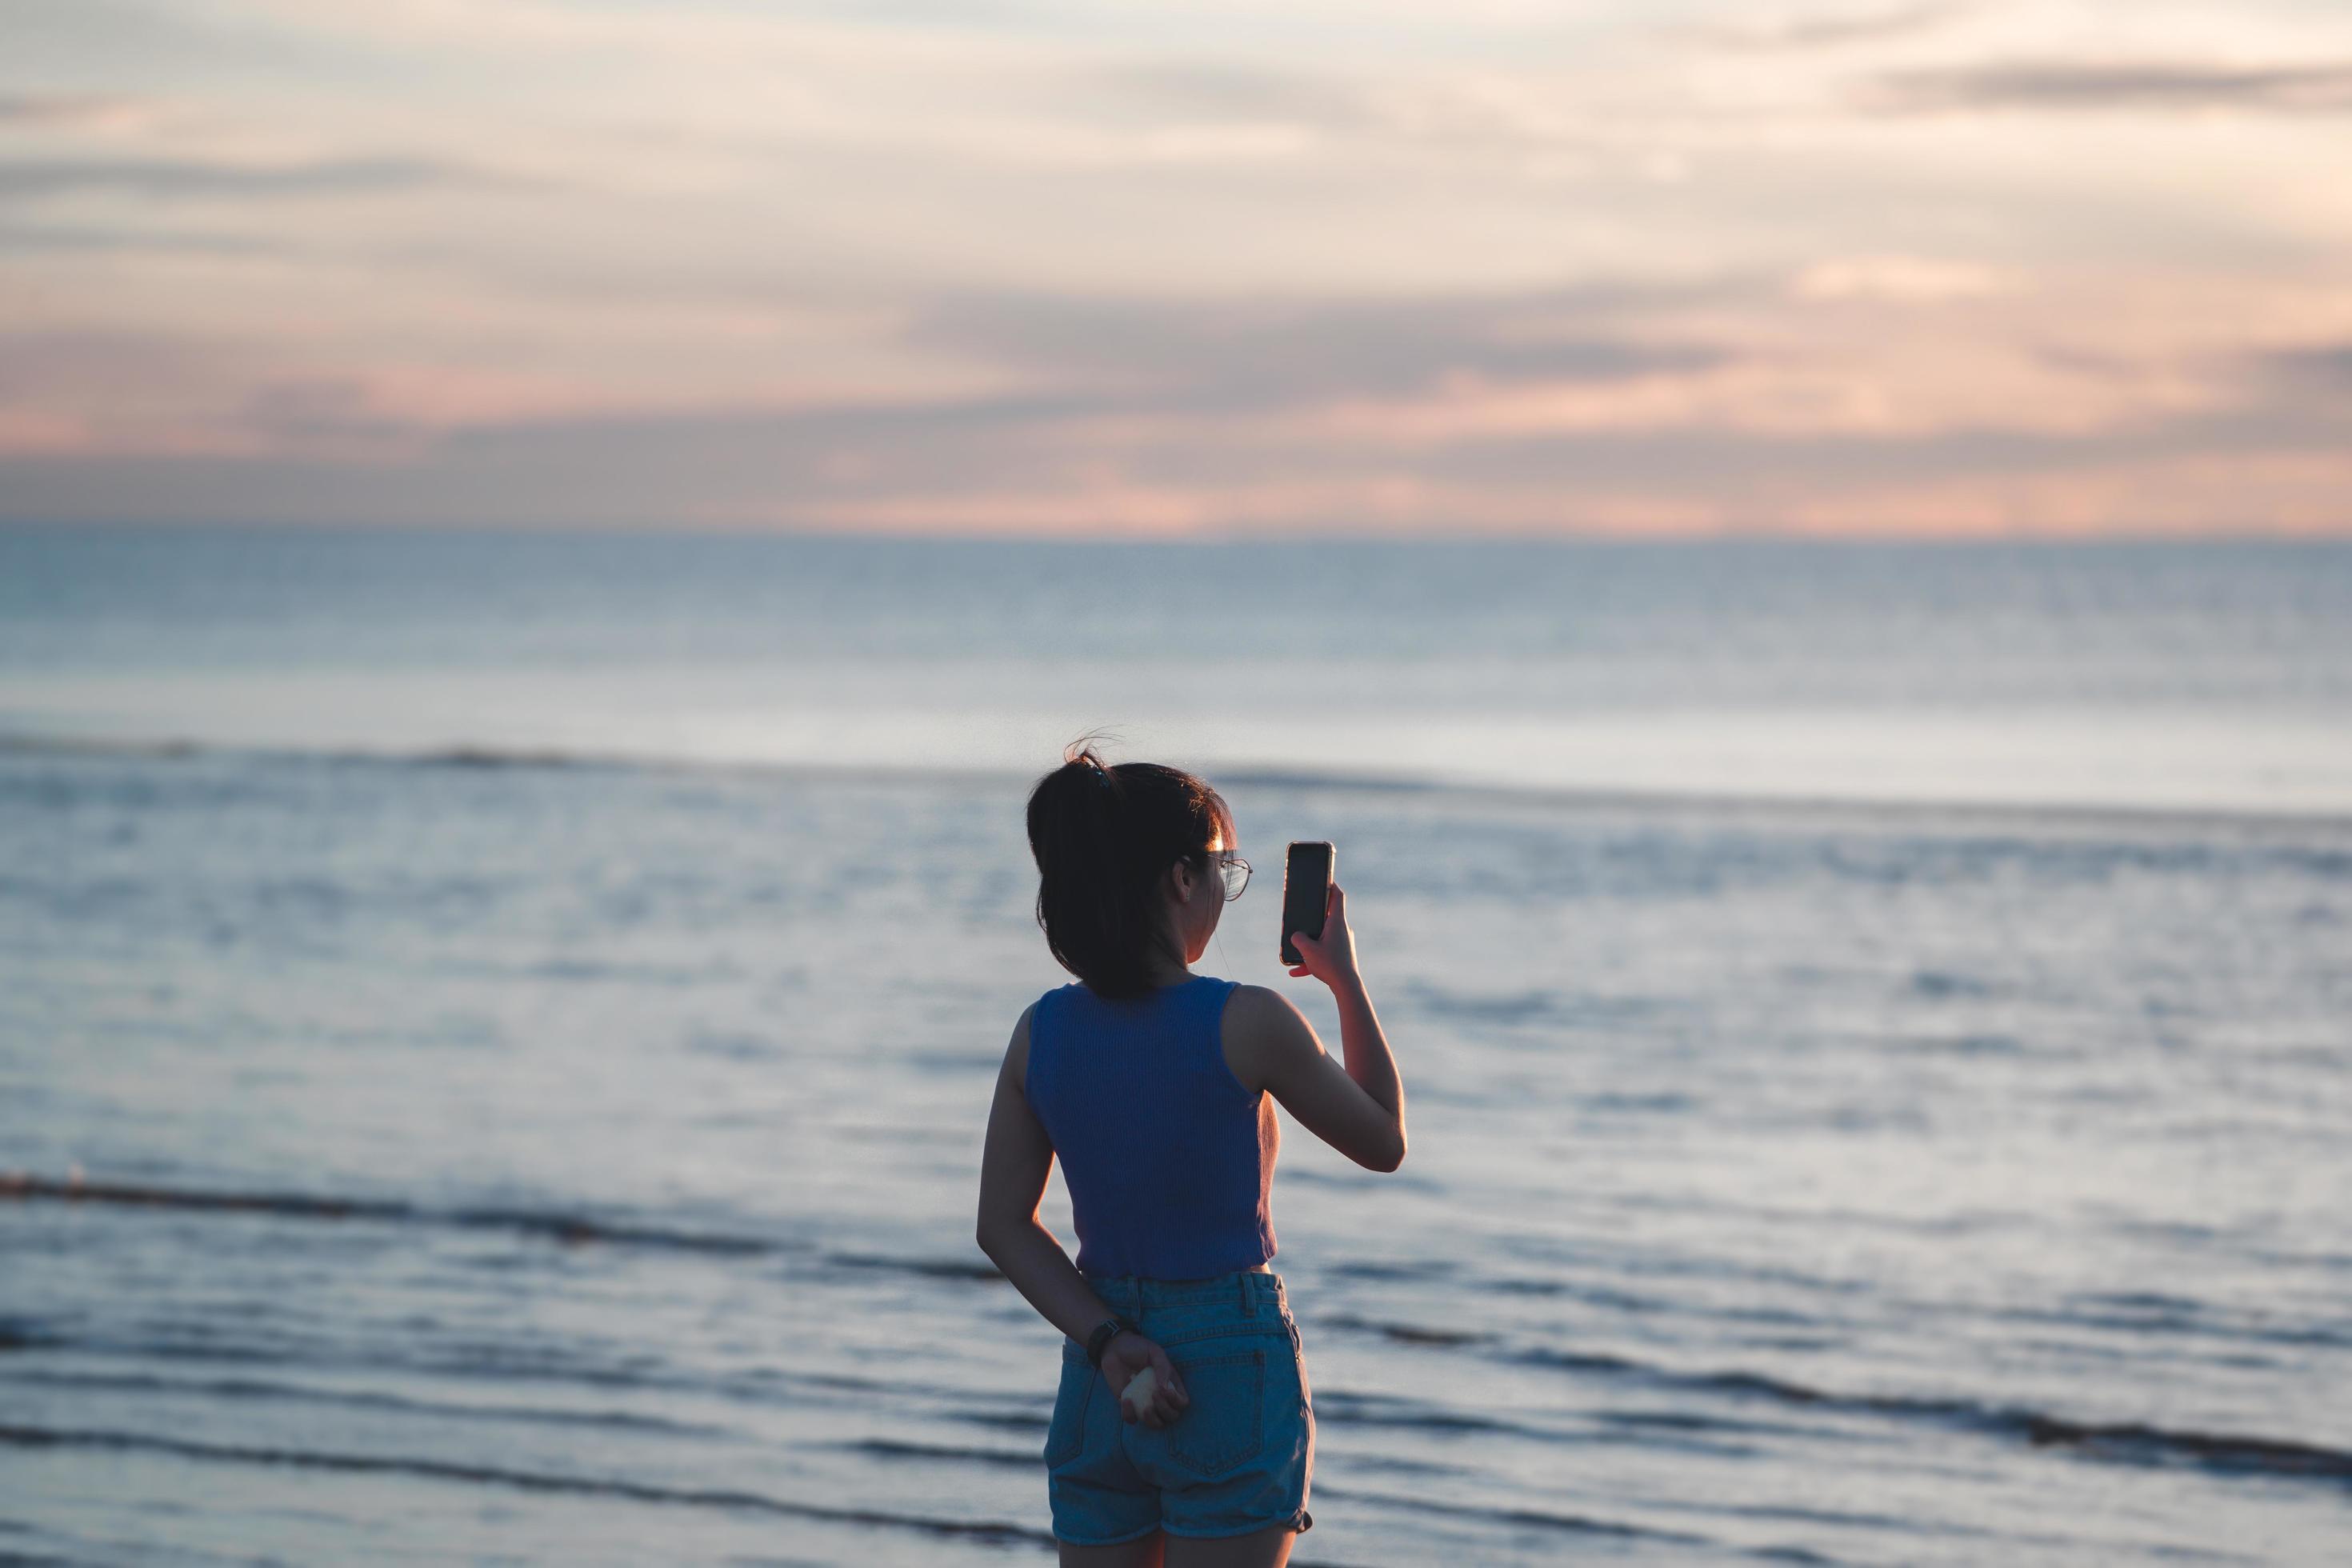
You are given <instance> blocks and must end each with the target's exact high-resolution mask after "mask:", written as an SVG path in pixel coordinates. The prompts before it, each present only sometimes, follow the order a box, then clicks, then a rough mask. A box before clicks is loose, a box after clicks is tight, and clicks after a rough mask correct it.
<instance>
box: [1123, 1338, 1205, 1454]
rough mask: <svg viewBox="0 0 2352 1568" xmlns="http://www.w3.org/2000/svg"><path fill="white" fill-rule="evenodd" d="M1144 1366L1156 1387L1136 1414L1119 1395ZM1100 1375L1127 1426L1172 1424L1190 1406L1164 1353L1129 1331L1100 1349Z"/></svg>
mask: <svg viewBox="0 0 2352 1568" xmlns="http://www.w3.org/2000/svg"><path fill="white" fill-rule="evenodd" d="M1145 1367H1150V1369H1151V1371H1152V1373H1153V1374H1154V1376H1156V1377H1157V1378H1158V1380H1159V1386H1158V1387H1156V1388H1154V1389H1153V1390H1152V1391H1151V1403H1150V1404H1149V1405H1145V1406H1144V1407H1143V1411H1142V1413H1141V1414H1140V1415H1138V1414H1137V1413H1136V1411H1135V1410H1134V1409H1133V1408H1132V1407H1130V1406H1129V1404H1128V1403H1127V1401H1126V1400H1125V1399H1123V1398H1120V1395H1122V1394H1125V1393H1126V1392H1127V1385H1128V1384H1130V1383H1132V1382H1134V1381H1135V1374H1136V1373H1139V1372H1141V1371H1142V1370H1143V1369H1144V1368H1145ZM1102 1373H1103V1381H1104V1382H1105V1383H1107V1384H1109V1385H1110V1396H1111V1397H1112V1398H1113V1399H1117V1400H1118V1418H1119V1419H1120V1420H1122V1421H1125V1422H1128V1423H1129V1424H1130V1425H1133V1424H1135V1423H1138V1422H1140V1423H1141V1424H1142V1425H1144V1426H1150V1427H1151V1428H1153V1429H1154V1430H1157V1429H1159V1428H1160V1427H1162V1426H1169V1425H1171V1424H1172V1423H1173V1422H1174V1421H1175V1419H1176V1417H1178V1416H1179V1415H1182V1414H1184V1407H1185V1406H1186V1405H1190V1404H1192V1394H1189V1393H1187V1392H1185V1388H1184V1385H1183V1384H1181V1382H1179V1381H1178V1380H1177V1377H1176V1367H1175V1364H1174V1363H1171V1361H1170V1360H1169V1359H1168V1352H1166V1351H1164V1350H1161V1349H1160V1347H1159V1346H1158V1345H1157V1344H1155V1343H1153V1342H1151V1341H1150V1340H1147V1339H1145V1338H1144V1337H1143V1336H1142V1335H1141V1334H1139V1333H1137V1332H1136V1331H1134V1330H1132V1329H1129V1330H1127V1331H1124V1332H1122V1333H1118V1334H1115V1335H1113V1336H1112V1338H1111V1342H1110V1343H1108V1344H1107V1345H1105V1346H1104V1347H1103V1356H1102Z"/></svg>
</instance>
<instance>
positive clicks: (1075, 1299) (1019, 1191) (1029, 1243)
mask: <svg viewBox="0 0 2352 1568" xmlns="http://www.w3.org/2000/svg"><path fill="white" fill-rule="evenodd" d="M1028 1068H1029V1014H1028V1013H1027V1012H1024V1013H1023V1014H1022V1015H1021V1021H1020V1022H1019V1023H1018V1024H1015V1025H1014V1026H1013V1040H1012V1043H1011V1044H1010V1045H1008V1046H1007V1047H1005V1051H1004V1064H1003V1067H1001V1068H998V1070H997V1074H996V1099H995V1100H994V1102H993V1103H992V1104H991V1105H990V1107H989V1110H988V1142H987V1144H986V1146H985V1148H984V1149H983V1150H982V1153H981V1161H980V1225H979V1231H978V1239H979V1242H980V1249H981V1250H982V1252H985V1253H986V1254H988V1257H989V1260H990V1261H991V1262H992V1263H994V1264H995V1265H996V1266H997V1268H1001V1269H1003V1271H1004V1277H1005V1278H1006V1279H1009V1280H1011V1281H1012V1282H1013V1289H1016V1290H1018V1291H1020V1292H1021V1294H1022V1295H1023V1296H1024V1298H1026V1299H1027V1300H1028V1302H1029V1304H1030V1305H1031V1306H1033V1307H1034V1308H1036V1309H1037V1311H1038V1313H1039V1314H1040V1315H1041V1316H1043V1317H1044V1318H1045V1321H1047V1322H1049V1323H1052V1324H1053V1325H1054V1326H1055V1328H1057V1329H1059V1330H1061V1331H1062V1332H1064V1333H1065V1334H1067V1335H1068V1336H1069V1337H1070V1338H1072V1339H1074V1340H1076V1341H1077V1342H1079V1343H1080V1344H1084V1343H1086V1342H1087V1336H1088V1335H1090V1334H1092V1333H1093V1332H1094V1331H1095V1327H1096V1325H1097V1324H1098V1323H1100V1322H1101V1321H1103V1320H1104V1319H1106V1318H1109V1317H1113V1316H1116V1314H1115V1313H1113V1312H1112V1311H1111V1310H1110V1309H1109V1308H1108V1306H1105V1305H1104V1304H1103V1299H1102V1298H1101V1297H1100V1296H1097V1295H1096V1294H1095V1290H1094V1287H1093V1286H1091V1285H1089V1284H1087V1279H1086V1276H1085V1275H1083V1274H1081V1273H1079V1272H1078V1266H1077V1265H1076V1264H1075V1263H1073V1262H1071V1261H1070V1256H1069V1254H1068V1253H1066V1252H1065V1251H1063V1250H1062V1244H1061V1243H1060V1242H1059V1241H1057V1240H1056V1239H1055V1237H1054V1233H1053V1232H1052V1231H1050V1230H1047V1229H1046V1228H1045V1226H1044V1225H1043V1224H1041V1223H1040V1222H1039V1221H1038V1218H1037V1203H1038V1200H1039V1199H1040V1198H1042V1197H1044V1196H1045V1178H1046V1176H1047V1175H1048V1174H1050V1173H1052V1171H1053V1168H1054V1144H1053V1141H1052V1140H1051V1139H1049V1138H1048V1137H1046V1135H1045V1127H1044V1126H1043V1125H1042V1124H1040V1123H1039V1121H1037V1116H1036V1113H1035V1112H1034V1111H1033V1110H1030V1109H1029V1100H1028V1097H1027V1095H1026V1094H1024V1092H1023V1090H1022V1084H1023V1082H1024V1080H1025V1079H1026V1078H1027V1076H1028ZM1145 1366H1150V1367H1152V1368H1154V1369H1155V1370H1156V1371H1157V1372H1158V1373H1159V1379H1160V1386H1159V1388H1158V1390H1157V1391H1156V1392H1155V1393H1154V1394H1153V1395H1152V1404H1151V1407H1150V1409H1149V1410H1148V1411H1146V1412H1145V1413H1144V1415H1143V1416H1142V1417H1141V1420H1142V1423H1143V1424H1144V1425H1145V1426H1166V1425H1167V1424H1168V1423H1169V1422H1171V1421H1173V1420H1175V1419H1176V1416H1177V1415H1178V1413H1179V1412H1181V1410H1182V1409H1183V1408H1184V1406H1185V1405H1189V1404H1191V1403H1192V1395H1191V1394H1189V1393H1187V1392H1186V1391H1185V1389H1184V1388H1183V1386H1182V1384H1181V1383H1179V1382H1178V1380H1177V1377H1176V1369H1175V1367H1174V1366H1172V1365H1171V1364H1170V1363H1169V1360H1168V1354H1167V1352H1165V1351H1163V1350H1161V1349H1160V1347H1159V1346H1158V1345H1157V1344H1154V1343H1153V1342H1151V1341H1150V1340H1148V1339H1146V1338H1144V1336H1142V1335H1141V1334H1134V1333H1124V1334H1120V1335H1119V1336H1118V1338H1116V1339H1114V1340H1112V1341H1111V1342H1110V1345H1109V1348H1108V1349H1106V1350H1105V1351H1104V1352H1103V1358H1102V1370H1103V1375H1104V1377H1105V1378H1107V1379H1108V1380H1109V1383H1110V1386H1111V1387H1112V1388H1113V1389H1115V1390H1116V1389H1123V1388H1125V1387H1126V1386H1127V1382H1128V1380H1129V1378H1131V1377H1133V1376H1134V1375H1135V1374H1136V1373H1138V1372H1139V1371H1141V1370H1142V1369H1143V1368H1144V1367H1145ZM1120 1414H1121V1415H1123V1416H1125V1417H1126V1419H1128V1420H1130V1421H1133V1420H1136V1419H1137V1417H1136V1416H1135V1415H1133V1414H1131V1413H1130V1412H1129V1411H1128V1410H1127V1408H1126V1406H1124V1405H1122V1406H1121V1407H1120Z"/></svg>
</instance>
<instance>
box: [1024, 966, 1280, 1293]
mask: <svg viewBox="0 0 2352 1568" xmlns="http://www.w3.org/2000/svg"><path fill="white" fill-rule="evenodd" d="M1233 993H1234V982H1233V981H1230V980H1220V979H1217V978H1216V977H1214V976H1213V975H1207V974H1196V975H1194V976H1192V978H1191V979H1189V980H1185V981H1181V982H1180V983H1178V984H1174V985H1168V986H1162V987H1161V988H1160V989H1159V990H1158V991H1155V992H1153V993H1152V994H1150V995H1149V996H1143V997H1138V998H1135V999H1133V1000H1131V1001H1118V1002H1111V1001H1105V1000H1104V999H1103V998H1101V997H1099V996H1097V995H1096V994H1094V993H1093V992H1092V991H1090V990H1088V989H1087V987H1086V986H1085V985H1083V984H1071V985H1065V986H1063V987H1061V988H1060V989H1059V990H1055V991H1048V992H1046V993H1045V995H1043V996H1041V997H1039V998H1038V999H1037V1006H1036V1010H1035V1011H1034V1012H1033V1013H1032V1014H1031V1015H1030V1016H1029V1068H1028V1078H1027V1080H1026V1081H1025V1083H1024V1086H1023V1087H1024V1093H1025V1094H1026V1095H1027V1097H1028V1100H1029V1109H1030V1110H1031V1111H1032V1112H1034V1114H1035V1116H1036V1118H1037V1120H1038V1121H1039V1122H1040V1123H1042V1124H1043V1125H1044V1127H1045V1134H1046V1136H1047V1137H1049V1138H1051V1139H1052V1140H1053V1142H1054V1152H1055V1154H1056V1155H1058V1156H1059V1157H1060V1159H1061V1162H1062V1179H1063V1181H1064V1182H1065V1183H1066V1184H1068V1186H1069V1189H1070V1207H1071V1211H1072V1217H1073V1218H1074V1219H1075V1220H1076V1225H1077V1231H1078V1258H1077V1267H1078V1268H1079V1271H1080V1272H1082V1273H1087V1274H1109V1275H1130V1274H1131V1275H1138V1276H1140V1277H1142V1278H1144V1279H1207V1278H1209V1277H1210V1276H1212V1275H1217V1274H1225V1273H1230V1272H1232V1271H1233V1270H1234V1269H1236V1268H1254V1267H1255V1266H1256V1265H1258V1264H1260V1263H1263V1262H1265V1261H1266V1260H1267V1259H1268V1258H1272V1257H1273V1256H1274V1249H1275V1240H1274V1218H1273V1214H1272V1211H1271V1209H1270V1207H1269V1205H1268V1197H1269V1195H1270V1193H1271V1189H1272V1185H1273V1181H1274V1162H1275V1155H1276V1150H1277V1148H1278V1147H1279V1145H1280V1142H1281V1130H1280V1127H1279V1125H1278V1124H1277V1123H1276V1121H1275V1118H1274V1107H1273V1105H1272V1104H1271V1103H1269V1102H1268V1101H1267V1100H1266V1097H1265V1091H1264V1090H1263V1089H1261V1090H1259V1091H1257V1092H1256V1093H1252V1092H1251V1091H1250V1090H1248V1089H1244V1088H1243V1087H1242V1084H1241V1081H1240V1080H1239V1079H1235V1078H1234V1075H1233V1069H1232V1068H1228V1067H1227V1066H1226V1065H1225V1056H1224V1045H1223V1019H1224V1012H1225V999H1226V998H1227V997H1229V996H1231V995H1232V994H1233Z"/></svg>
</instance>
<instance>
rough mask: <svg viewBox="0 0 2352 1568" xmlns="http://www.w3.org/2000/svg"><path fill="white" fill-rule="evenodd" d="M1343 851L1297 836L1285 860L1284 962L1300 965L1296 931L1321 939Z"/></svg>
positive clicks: (1283, 883)
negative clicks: (1294, 939) (1335, 869)
mask: <svg viewBox="0 0 2352 1568" xmlns="http://www.w3.org/2000/svg"><path fill="white" fill-rule="evenodd" d="M1338 859H1339V851H1337V850H1335V849H1333V848H1332V847H1331V846H1330V845H1329V844H1328V843H1327V842H1325V841H1324V840H1322V839H1319V838H1315V839H1306V838H1298V839H1293V840H1292V841H1291V845H1290V853H1289V854H1288V855H1286V856H1285V857H1284V858H1283V861H1282V962H1283V963H1286V964H1288V965H1290V966H1291V967H1292V968H1294V969H1295V968H1297V965H1298V949H1297V948H1296V947H1293V946H1292V945H1291V942H1290V938H1291V935H1292V933H1293V932H1297V931H1304V932H1306V933H1307V935H1308V936H1311V937H1313V938H1315V939H1316V940H1317V941H1318V942H1320V941H1321V940H1322V938H1323V911H1324V910H1325V908H1326V907H1327V906H1328V904H1329V903H1330V901H1331V872H1332V868H1333V867H1334V865H1335V863H1336V862H1337V861H1338Z"/></svg>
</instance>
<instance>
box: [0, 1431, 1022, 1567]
mask: <svg viewBox="0 0 2352 1568" xmlns="http://www.w3.org/2000/svg"><path fill="white" fill-rule="evenodd" d="M0 1445H6V1446H8V1447H16V1448H103V1449H112V1450H118V1451H131V1452H143V1453H157V1454H172V1455H176V1456H178V1457H180V1458H189V1459H203V1460H212V1461H215V1462H219V1463H225V1464H246V1465H284V1466H290V1467H293V1468H300V1469H313V1470H335V1471H341V1472H345V1473H358V1474H374V1475H405V1476H415V1477H419V1478H423V1479H432V1480H445V1481H460V1482H470V1483H472V1484H475V1485H478V1486H496V1487H508V1488H512V1489H518V1490H522V1491H533V1492H564V1493H570V1494H573V1495H577V1496H585V1497H601V1498H618V1499H623V1500H628V1501H632V1502H647V1503H663V1504H669V1505H674V1506H686V1507H695V1508H716V1509H731V1510H749V1511H754V1512H760V1513H770V1514H780V1515H782V1516H784V1517H786V1518H791V1519H806V1520H820V1521H825V1522H828V1523H834V1524H864V1525H873V1526H877V1527H884V1528H888V1529H895V1530H906V1531H918V1532H920V1533H922V1534H926V1535H932V1536H951V1537H957V1538H960V1539H962V1540H966V1541H972V1542H981V1543H982V1544H986V1545H992V1546H1050V1545H1052V1544H1053V1542H1054V1538H1053V1536H1052V1535H1051V1534H1050V1533H1048V1532H1047V1531H1039V1530H1031V1529H1028V1528H1026V1527H1024V1526H1022V1525H1018V1524H1007V1523H999V1522H996V1521H982V1520H961V1519H940V1518H938V1517H936V1516H931V1515H926V1514H913V1513H895V1512H890V1511H887V1510H882V1509H866V1508H835V1507H827V1506H825V1505H824V1504H821V1503H805V1502H795V1501H793V1500H789V1499H784V1498H777V1497H770V1496H768V1495H767V1494H766V1493H764V1492H752V1491H740V1490H733V1489H720V1488H690V1487H664V1486H656V1485H654V1484H652V1483H650V1482H646V1481H635V1480H630V1479H626V1478H623V1477H597V1476H575V1475H564V1474H562V1473H560V1472H554V1471H547V1470H522V1469H510V1468H506V1467H504V1466H499V1465H477V1464H467V1463H462V1462H459V1461H456V1460H450V1459H431V1458H422V1457H420V1456H413V1455H383V1454H347V1453H331V1452H328V1451H325V1450H321V1449H315V1448H278V1447H260V1446H257V1445H249V1444H242V1443H204V1442H196V1441H194V1440H191V1439H188V1438H184V1437H165V1436H156V1435H155V1434H152V1433H145V1432H108V1431H91V1430H88V1429H68V1428H58V1427H48V1426H19V1425H16V1424H12V1423H0Z"/></svg>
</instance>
